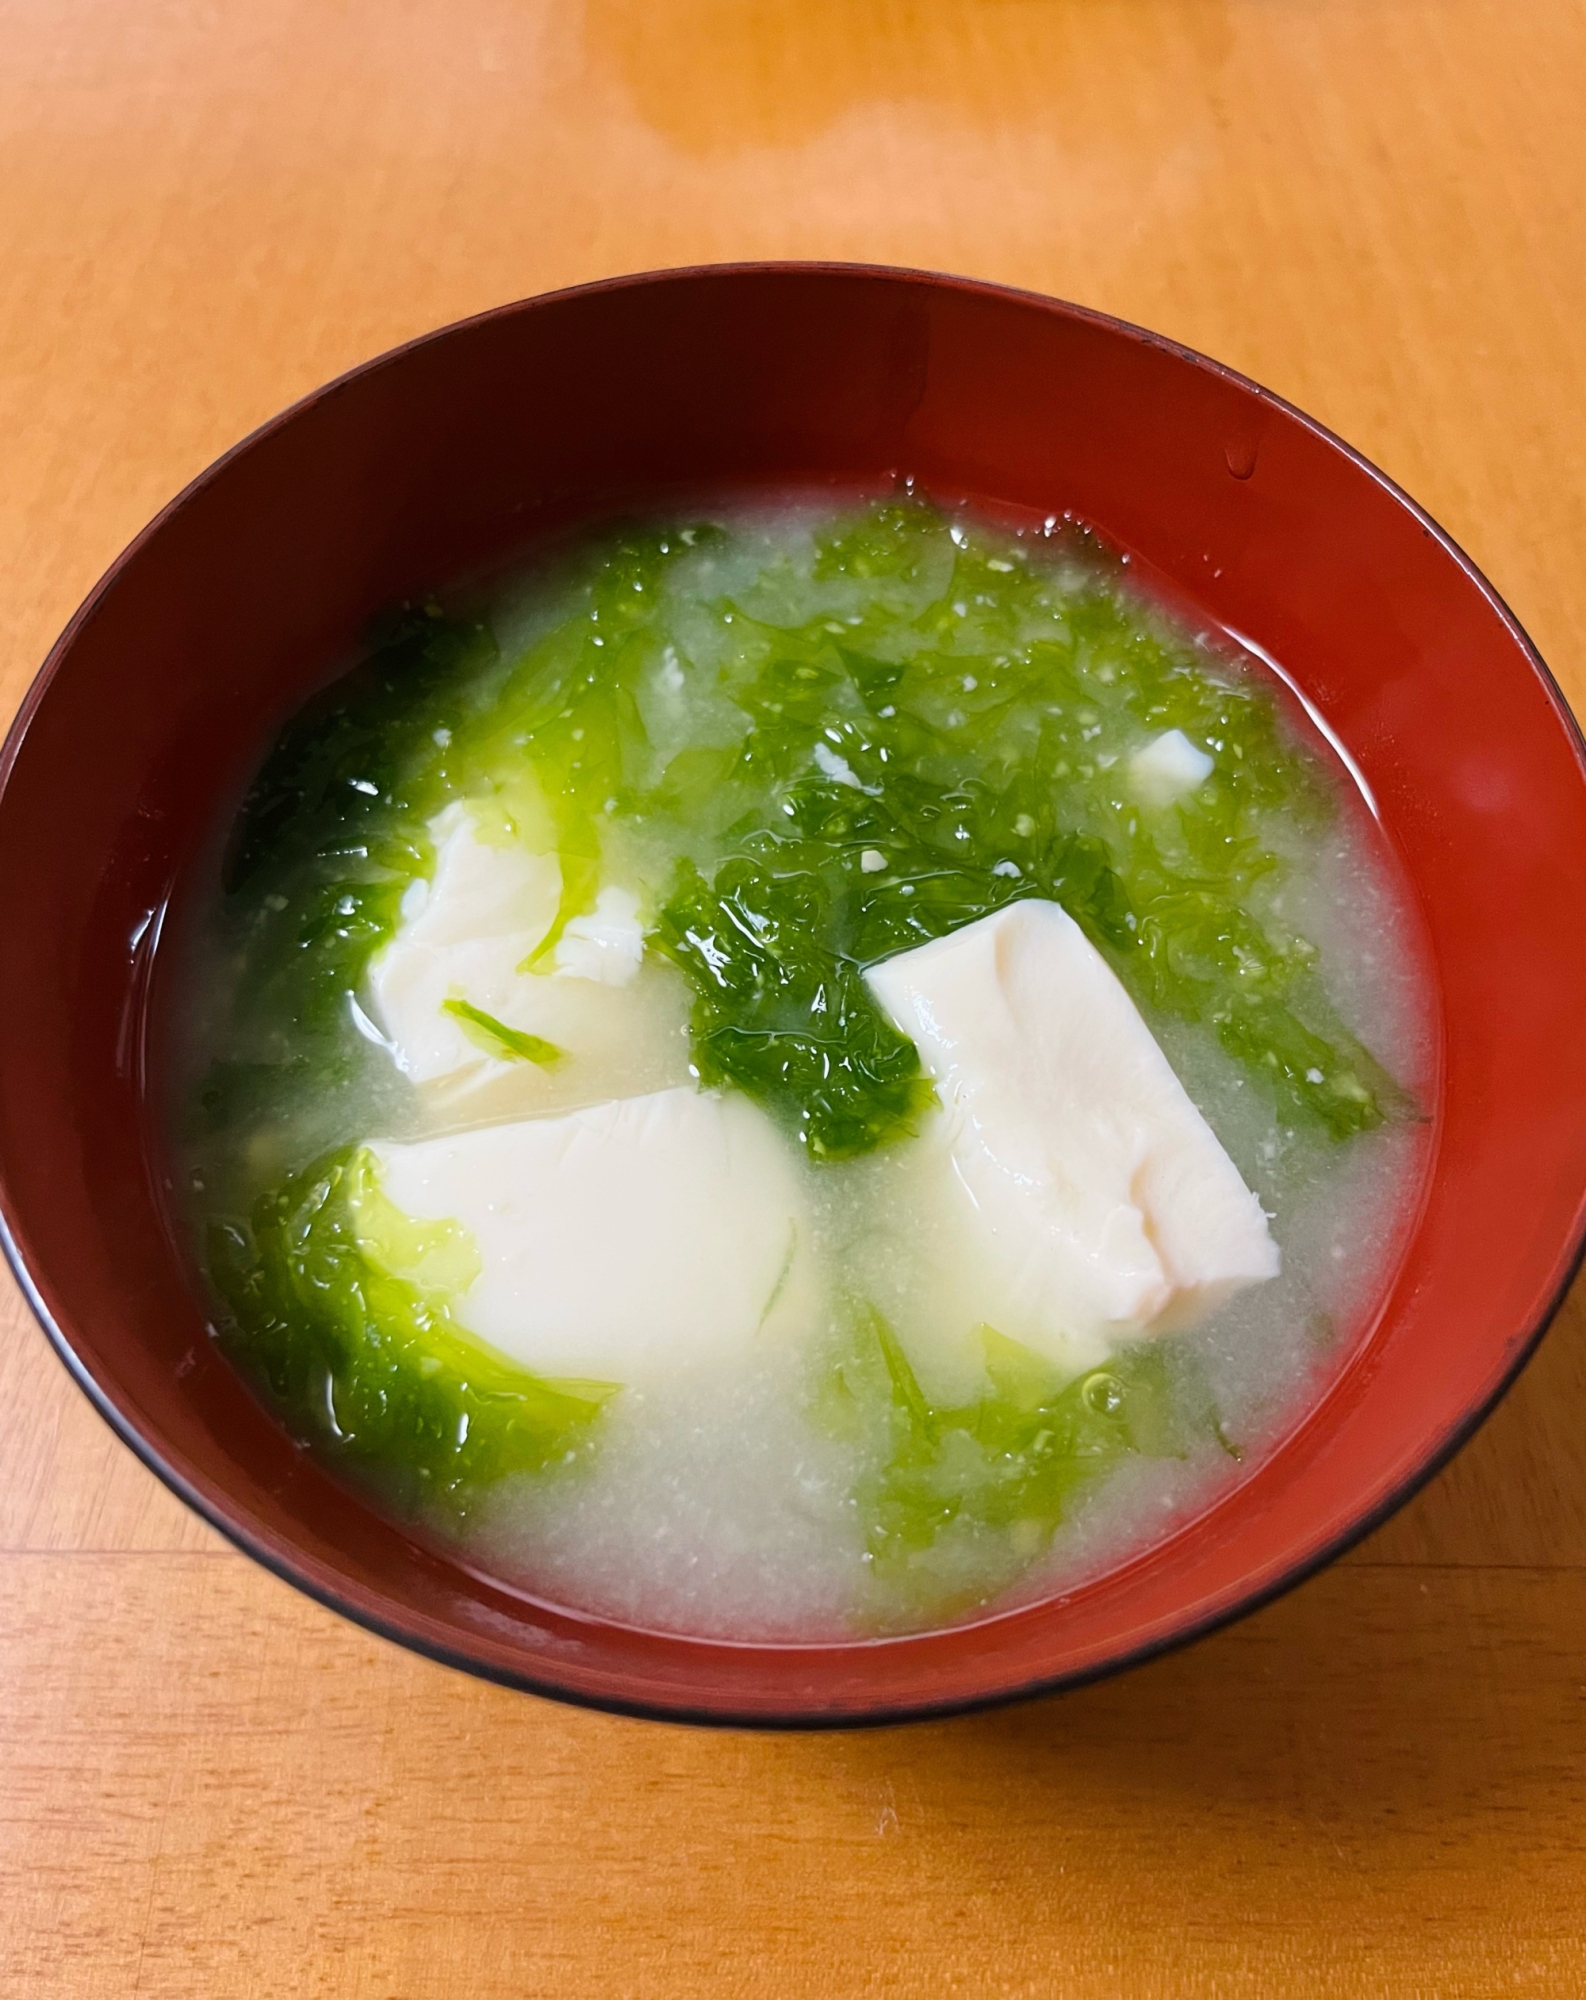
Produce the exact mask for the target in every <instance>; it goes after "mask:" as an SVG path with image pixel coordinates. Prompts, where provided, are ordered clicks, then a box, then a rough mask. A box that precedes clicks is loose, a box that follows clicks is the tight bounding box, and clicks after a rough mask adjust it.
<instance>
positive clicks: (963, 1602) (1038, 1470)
mask: <svg viewBox="0 0 1586 2000" xmlns="http://www.w3.org/2000/svg"><path fill="white" fill-rule="evenodd" d="M852 1327H853V1336H852V1340H851V1344H850V1347H849V1350H848V1352H847V1353H846V1354H845V1355H844V1356H843V1357H842V1359H841V1360H840V1361H839V1362H838V1363H837V1365H836V1366H835V1367H834V1368H833V1369H832V1370H831V1372H830V1374H829V1375H828V1377H827V1379H826V1381H825V1382H824V1384H823V1385H822V1390H821V1393H820V1396H819V1399H818V1408H817V1414H818V1416H819V1418H820V1420H821V1421H822V1422H823V1424H824V1427H825V1428H826V1429H827V1430H828V1432H831V1433H834V1434H835V1435H838V1436H840V1437H846V1438H848V1439H849V1440H851V1441H852V1442H854V1443H855V1444H857V1445H858V1447H859V1449H860V1452H861V1459H862V1464H863V1468H864V1469H863V1471H862V1473H861V1475H860V1477H859V1479H858V1481H857V1484H856V1486H855V1490H854V1501H855V1505H856V1507H857V1510H858V1515H859V1521H860V1526H861V1529H862V1532H863V1536H864V1547H865V1560H866V1563H867V1565H868V1567H869V1571H870V1575H871V1578H872V1583H873V1586H874V1593H875V1597H876V1600H877V1609H878V1613H879V1615H880V1616H881V1617H882V1619H883V1620H885V1618H886V1617H887V1616H888V1614H889V1613H897V1614H900V1615H902V1616H904V1617H905V1618H907V1619H914V1618H917V1617H918V1616H920V1615H921V1614H922V1613H923V1612H930V1613H932V1614H934V1615H941V1614H944V1613H946V1612H950V1611H954V1610H963V1609H966V1608H969V1607H970V1606H972V1605H973V1604H976V1603H979V1602H983V1601H986V1600H987V1599H989V1598H990V1597H992V1596H994V1595H995V1594H996V1593H997V1592H998V1591H999V1590H1000V1589H1001V1588H1003V1587H1004V1586H1005V1585H1006V1584H1007V1583H1008V1582H1009V1581H1010V1580H1011V1579H1012V1578H1013V1577H1014V1576H1016V1575H1017V1574H1018V1573H1019V1572H1020V1571H1021V1570H1023V1569H1024V1568H1026V1567H1027V1566H1028V1565H1029V1563H1030V1562H1032V1561H1033V1560H1034V1559H1035V1558H1036V1557H1037V1556H1039V1555H1040V1554H1041V1552H1042V1551H1043V1550H1044V1549H1046V1548H1047V1546H1048V1545H1049V1544H1050V1542H1051V1540H1052V1537H1053V1535H1054V1534H1055V1532H1056V1530H1057V1529H1058V1527H1059V1526H1060V1525H1061V1524H1062V1522H1063V1521H1064V1520H1066V1519H1067V1518H1069V1517H1070V1515H1071V1514H1072V1511H1073V1509H1074V1507H1075V1505H1076V1504H1077V1503H1078V1501H1079V1500H1080V1499H1082V1497H1083V1496H1084V1494H1085V1492H1086V1491H1087V1490H1088V1489H1089V1488H1090V1487H1092V1486H1093V1485H1095V1484H1096V1483H1097V1482H1098V1481H1100V1480H1102V1479H1103V1478H1105V1477H1106V1476H1107V1475H1108V1474H1109V1473H1111V1472H1113V1471H1115V1470H1116V1469H1117V1467H1118V1466H1119V1464H1120V1463H1121V1462H1122V1461H1123V1460H1124V1459H1126V1458H1128V1457H1130V1456H1135V1457H1148V1458H1169V1457H1170V1458H1184V1457H1187V1456H1189V1455H1190V1453H1191V1452H1192V1451H1194V1450H1195V1449H1196V1448H1197V1447H1199V1446H1203V1445H1205V1444H1208V1443H1212V1442H1216V1443H1219V1444H1221V1445H1222V1448H1223V1449H1225V1450H1229V1451H1233V1452H1234V1453H1235V1455H1237V1448H1235V1447H1233V1446H1230V1445H1228V1443H1227V1441H1226V1440H1224V1439H1223V1438H1222V1433H1221V1428H1220V1425H1219V1422H1218V1417H1217V1412H1216V1408H1215V1405H1214V1404H1213V1402H1212V1400H1211V1397H1210V1394H1209V1391H1208V1390H1207V1387H1206V1384H1205V1382H1204V1380H1203V1379H1202V1378H1201V1376H1200V1374H1199V1372H1198V1370H1197V1368H1196V1365H1195V1363H1194V1360H1193V1358H1192V1357H1191V1355H1190V1354H1189V1353H1188V1351H1187V1350H1185V1349H1184V1348H1183V1346H1182V1343H1178V1342H1172V1343H1160V1342H1156V1343H1153V1342H1137V1343H1135V1344H1133V1345H1131V1346H1127V1347H1124V1348H1122V1349H1120V1350H1119V1351H1118V1352H1117V1353H1116V1354H1114V1355H1113V1356H1112V1357H1111V1358H1110V1359H1109V1360H1108V1361H1107V1362H1106V1363H1105V1365H1104V1366H1102V1367H1099V1368H1094V1369H1090V1370H1088V1371H1086V1372H1085V1373H1083V1374H1081V1375H1079V1376H1078V1377H1067V1378H1065V1377H1064V1375H1063V1374H1062V1373H1061V1371H1059V1370H1057V1369H1056V1368H1054V1367H1053V1365H1052V1364H1051V1363H1049V1362H1047V1361H1046V1360H1044V1359H1043V1358H1042V1357H1041V1356H1039V1355H1037V1354H1035V1353H1034V1352H1032V1351H1031V1350H1030V1349H1029V1348H1027V1347H1024V1346H1022V1345H1021V1344H1020V1343H1018V1342H1017V1341H1013V1340H1009V1339H1007V1338H1005V1337H1004V1336H1003V1335H1002V1334H999V1333H997V1332H996V1331H995V1330H994V1329H992V1328H991V1327H987V1326H983V1327H981V1328H980V1329H979V1334H980V1340H981V1345H982V1351H983V1354H984V1358H985V1386H984V1388H983V1390H982V1392H981V1393H980V1394H979V1395H978V1396H977V1397H975V1398H974V1399H973V1400H972V1401H969V1402H966V1403H963V1404H957V1405H937V1404H934V1403H932V1402H931V1401H930V1399H929V1398H928V1397H927V1396H926V1394H925V1391H924V1390H923V1389H922V1387H921V1385H920V1382H919V1379H918V1377H917V1375H916V1374H915V1371H914V1369H913V1368H912V1366H911V1365H910V1362H909V1359H908V1355H907V1353H906V1352H905V1350H904V1347H903V1344H902V1342H901V1341H900V1340H899V1338H898V1336H897V1334H896V1333H895V1331H894V1330H893V1329H892V1327H891V1326H890V1325H889V1324H888V1323H887V1321H886V1320H885V1319H884V1318H883V1317H882V1315H881V1314H880V1313H878V1312H877V1311H876V1310H875V1308H874V1307H873V1306H871V1305H869V1304H868V1303H864V1302H862V1303H860V1304H858V1305H857V1306H856V1307H855V1309H854V1311H853V1314H852Z"/></svg>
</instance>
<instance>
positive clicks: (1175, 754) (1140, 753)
mask: <svg viewBox="0 0 1586 2000" xmlns="http://www.w3.org/2000/svg"><path fill="white" fill-rule="evenodd" d="M1212 769H1213V760H1212V759H1211V758H1210V757H1208V756H1207V754H1206V752H1205V751H1204V750H1197V749H1196V747H1195V745H1194V744H1193V743H1191V741H1190V740H1189V738H1188V737H1187V736H1186V735H1185V734H1184V732H1183V730H1182V729H1164V730H1163V732H1162V734H1161V735H1160V736H1155V737H1153V738H1152V739H1151V741H1150V742H1149V743H1147V744H1146V746H1145V747H1144V749H1142V750H1136V751H1135V753H1134V755H1133V756H1132V757H1131V758H1130V759H1129V785H1130V789H1131V790H1132V791H1133V792H1134V795H1135V797H1136V798H1137V799H1139V800H1140V801H1141V802H1142V804H1144V805H1148V806H1170V805H1174V804H1176V803H1177V802H1178V800H1180V799H1182V798H1187V797H1188V796H1189V794H1190V793H1191V792H1193V791H1194V790H1195V789H1196V787H1197V786H1198V785H1202V784H1204V783H1205V782H1206V780H1207V779H1208V778H1209V777H1210V776H1211V774H1212Z"/></svg>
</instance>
